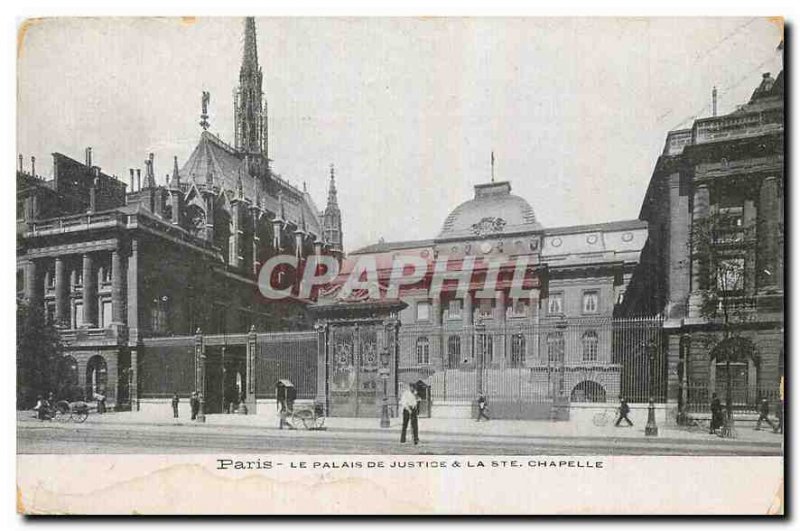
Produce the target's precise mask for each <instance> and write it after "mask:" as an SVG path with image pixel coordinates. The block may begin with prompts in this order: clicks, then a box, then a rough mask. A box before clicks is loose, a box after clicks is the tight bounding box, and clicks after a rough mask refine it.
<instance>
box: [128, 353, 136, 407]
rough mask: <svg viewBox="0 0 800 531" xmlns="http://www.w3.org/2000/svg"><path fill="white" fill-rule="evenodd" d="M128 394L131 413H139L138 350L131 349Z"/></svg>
mask: <svg viewBox="0 0 800 531" xmlns="http://www.w3.org/2000/svg"><path fill="white" fill-rule="evenodd" d="M129 378H130V384H129V389H128V394H129V395H130V399H131V411H139V349H138V348H137V347H136V346H133V347H131V370H130V376H129Z"/></svg>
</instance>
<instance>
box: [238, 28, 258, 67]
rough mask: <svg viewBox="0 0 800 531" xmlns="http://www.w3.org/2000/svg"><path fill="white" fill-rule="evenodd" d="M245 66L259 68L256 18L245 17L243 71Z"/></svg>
mask: <svg viewBox="0 0 800 531" xmlns="http://www.w3.org/2000/svg"><path fill="white" fill-rule="evenodd" d="M245 68H252V69H254V70H258V48H257V46H256V19H255V18H253V17H246V18H245V19H244V54H243V56H242V71H244V70H245Z"/></svg>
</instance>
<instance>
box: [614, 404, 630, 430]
mask: <svg viewBox="0 0 800 531" xmlns="http://www.w3.org/2000/svg"><path fill="white" fill-rule="evenodd" d="M630 412H631V407H630V406H629V405H628V401H627V400H625V397H620V398H619V416H618V417H617V422H615V423H614V426H616V427H617V428H619V423H620V422H622V421H623V420H624V421H625V422H627V423H628V426H633V422H631V419H629V418H628V413H630Z"/></svg>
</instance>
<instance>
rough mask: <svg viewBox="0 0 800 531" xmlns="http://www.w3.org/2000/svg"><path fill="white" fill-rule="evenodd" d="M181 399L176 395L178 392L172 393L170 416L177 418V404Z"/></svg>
mask: <svg viewBox="0 0 800 531" xmlns="http://www.w3.org/2000/svg"><path fill="white" fill-rule="evenodd" d="M180 401H181V399H180V398H179V397H178V393H174V394H173V395H172V417H173V418H178V404H179V403H180Z"/></svg>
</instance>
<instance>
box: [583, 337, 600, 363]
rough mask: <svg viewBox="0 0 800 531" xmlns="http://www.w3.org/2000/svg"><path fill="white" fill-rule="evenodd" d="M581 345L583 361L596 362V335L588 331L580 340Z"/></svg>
mask: <svg viewBox="0 0 800 531" xmlns="http://www.w3.org/2000/svg"><path fill="white" fill-rule="evenodd" d="M581 343H583V361H597V343H598V339H597V333H596V332H595V331H594V330H589V331H588V332H586V333H585V334H583V338H581Z"/></svg>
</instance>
